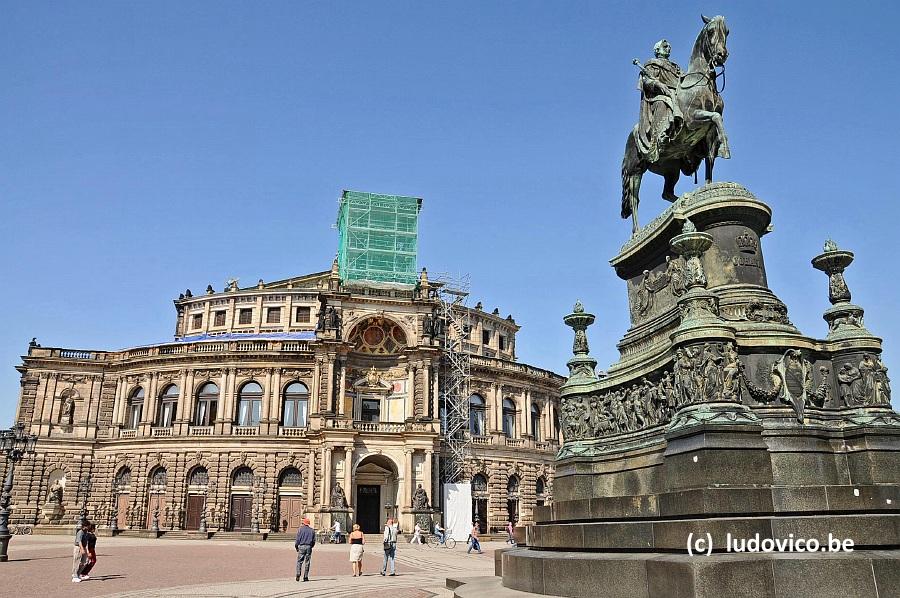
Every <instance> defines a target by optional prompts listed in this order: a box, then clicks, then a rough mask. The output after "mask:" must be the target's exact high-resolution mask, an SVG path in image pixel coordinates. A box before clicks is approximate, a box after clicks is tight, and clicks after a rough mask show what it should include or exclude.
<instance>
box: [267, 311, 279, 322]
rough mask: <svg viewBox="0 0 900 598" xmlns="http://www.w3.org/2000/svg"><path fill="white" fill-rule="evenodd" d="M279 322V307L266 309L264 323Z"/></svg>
mask: <svg viewBox="0 0 900 598" xmlns="http://www.w3.org/2000/svg"><path fill="white" fill-rule="evenodd" d="M280 323H281V308H280V307H269V308H267V309H266V324H280Z"/></svg>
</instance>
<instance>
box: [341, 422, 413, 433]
mask: <svg viewBox="0 0 900 598" xmlns="http://www.w3.org/2000/svg"><path fill="white" fill-rule="evenodd" d="M353 429H354V430H359V431H360V432H404V431H406V424H401V423H393V422H353Z"/></svg>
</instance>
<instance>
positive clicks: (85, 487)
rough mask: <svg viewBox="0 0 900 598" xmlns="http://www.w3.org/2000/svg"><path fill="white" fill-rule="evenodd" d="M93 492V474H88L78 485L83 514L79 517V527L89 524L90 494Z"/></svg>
mask: <svg viewBox="0 0 900 598" xmlns="http://www.w3.org/2000/svg"><path fill="white" fill-rule="evenodd" d="M90 491H91V474H90V473H88V474H87V477H85V478H83V479H82V480H81V482H80V483H79V484H78V495H79V496H80V497H81V512H80V513H79V516H78V527H79V528H81V527H84V524H85V523H87V520H88V519H87V502H88V493H89V492H90Z"/></svg>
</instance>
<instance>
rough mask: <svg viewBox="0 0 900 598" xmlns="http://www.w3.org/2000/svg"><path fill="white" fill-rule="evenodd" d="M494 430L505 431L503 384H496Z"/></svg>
mask: <svg viewBox="0 0 900 598" xmlns="http://www.w3.org/2000/svg"><path fill="white" fill-rule="evenodd" d="M493 403H494V405H493V408H494V413H493V416H494V417H493V419H494V431H496V432H499V433H500V434H502V433H503V386H502V385H500V384H494V401H493Z"/></svg>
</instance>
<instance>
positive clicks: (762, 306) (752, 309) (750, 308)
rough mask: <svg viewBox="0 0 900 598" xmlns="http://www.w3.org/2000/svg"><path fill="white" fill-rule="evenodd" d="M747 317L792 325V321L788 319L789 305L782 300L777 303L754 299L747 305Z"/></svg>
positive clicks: (752, 319)
mask: <svg viewBox="0 0 900 598" xmlns="http://www.w3.org/2000/svg"><path fill="white" fill-rule="evenodd" d="M746 317H747V320H748V321H750V322H775V323H776V324H785V325H787V326H792V324H791V321H790V320H789V319H788V310H787V306H786V305H785V304H783V303H781V302H780V301H779V302H777V303H763V302H762V301H759V300H756V299H754V300H752V301H750V303H749V304H748V305H747V311H746Z"/></svg>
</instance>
